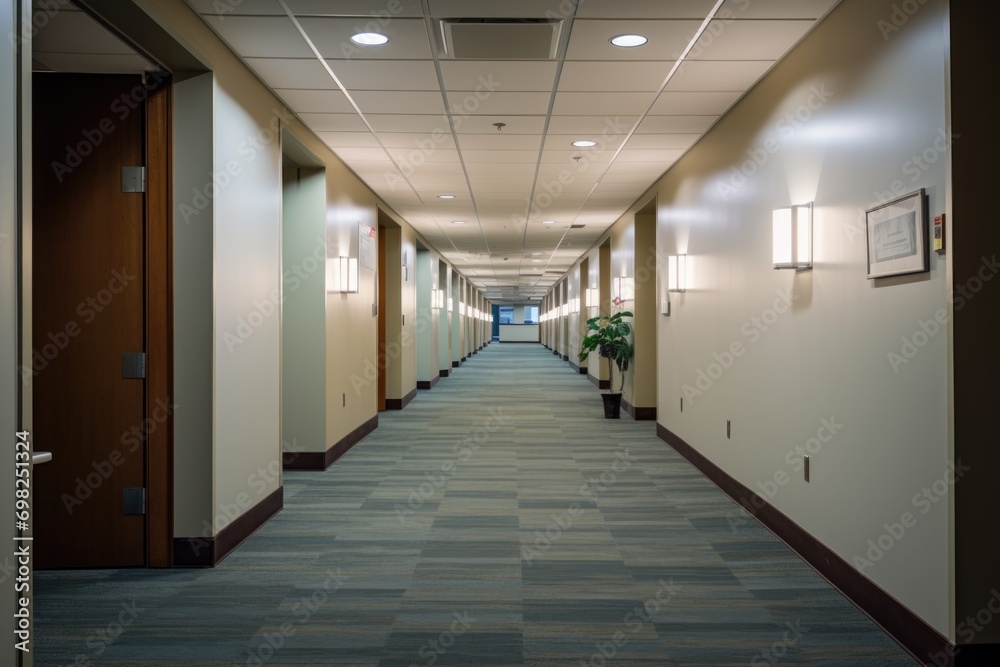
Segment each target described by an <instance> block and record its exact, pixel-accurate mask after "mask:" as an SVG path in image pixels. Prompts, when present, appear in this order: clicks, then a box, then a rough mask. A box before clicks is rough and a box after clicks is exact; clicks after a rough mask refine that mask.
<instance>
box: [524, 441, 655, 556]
mask: <svg viewBox="0 0 1000 667" xmlns="http://www.w3.org/2000/svg"><path fill="white" fill-rule="evenodd" d="M619 447H620V449H619V450H618V452H617V453H616V454H615V460H614V461H613V462H612V463H611V465H610V466H609V467H608V468H607V469H606V470H605V471H603V472H602V473H601V474H600V475H599V476H597V477H591V478H590V479H589V480H587V481H586V482H584V483H583V484H582V485H581V486H580V496H581V497H582V498H584V499H585V500H588V501H591V502H595V503H596V502H597V499H598V498H599V497H600V496H601V494H603V493H604V492H605V491H607V490H608V489H609V488H611V486H612V485H613V484H614V483H615V482H617V481H618V475H619V473H623V472H625V471H627V470H629V469H630V468H631V467H632V465H633V463H635V461H636V458H635V456H633V455H632V454H631V453H630V452H629V450H628V448H627V447H623V446H621V445H619ZM582 513H583V507H582V505H580V503H579V502H572V503H570V504H569V506H568V507H567V508H566V511H564V512H563V513H562V514H552V515H551V518H552V520H551V521H550V522H549V524H548V525H547V526H546V527H545V529H544V530H536V531H535V542H534V544H532V545H527V544H522V545H521V561H522V562H525V563H527V564H528V565H529V566H530V565H532V564H533V561H534V560H535V559H536V558H540V557H541V556H543V555H544V554H545V553H546V552H547V551H548V550H549V549H551V548H552V546H553V545H554V544H555V543H556V542H558V541H559V540H560V539H561V538H562V536H563V535H564V534H565V532H566V531H568V530H569V529H570V528H572V527H573V521H574V519H576V518H577V517H578V516H580V514H582Z"/></svg>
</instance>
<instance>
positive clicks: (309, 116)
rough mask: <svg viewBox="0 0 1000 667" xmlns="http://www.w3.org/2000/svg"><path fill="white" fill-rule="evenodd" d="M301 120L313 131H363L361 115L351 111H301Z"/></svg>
mask: <svg viewBox="0 0 1000 667" xmlns="http://www.w3.org/2000/svg"><path fill="white" fill-rule="evenodd" d="M299 118H301V119H302V122H303V123H305V124H306V125H308V126H309V129H311V130H312V131H313V132H365V131H367V129H368V128H367V127H365V124H364V122H363V121H362V120H361V116H358V115H357V114H353V113H302V114H299Z"/></svg>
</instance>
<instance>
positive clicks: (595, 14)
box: [576, 0, 795, 19]
mask: <svg viewBox="0 0 1000 667" xmlns="http://www.w3.org/2000/svg"><path fill="white" fill-rule="evenodd" d="M753 1H754V2H759V1H760V0H753ZM794 1H795V0H792V2H794ZM739 2H740V3H745V2H747V0H739ZM714 6H715V0H683V1H682V2H664V1H663V0H629V1H628V2H622V1H621V0H586V2H581V3H580V7H579V9H577V12H576V15H577V18H600V19H704V18H705V17H706V16H708V12H709V11H711V9H712V7H714Z"/></svg>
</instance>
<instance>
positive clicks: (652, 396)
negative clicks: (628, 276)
mask: <svg viewBox="0 0 1000 667" xmlns="http://www.w3.org/2000/svg"><path fill="white" fill-rule="evenodd" d="M633 256H634V262H635V266H634V271H635V301H634V302H633V304H632V308H633V310H632V312H633V313H634V314H635V317H634V318H633V320H632V325H633V336H632V338H633V342H634V345H635V356H634V357H633V359H632V367H631V369H630V370H629V375H631V376H632V378H631V384H632V398H631V399H629V402H630V403H631V404H632V405H634V406H635V407H639V408H655V407H656V379H657V363H656V357H657V338H656V335H657V325H658V324H659V320H660V317H661V315H660V311H659V306H658V304H657V281H656V277H657V268H658V267H657V261H656V213H655V212H652V213H636V214H635V249H634V255H633ZM627 383H628V381H626V384H627Z"/></svg>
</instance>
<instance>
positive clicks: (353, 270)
mask: <svg viewBox="0 0 1000 667" xmlns="http://www.w3.org/2000/svg"><path fill="white" fill-rule="evenodd" d="M337 277H338V282H339V284H338V285H337V291H339V292H341V293H342V294H357V293H358V259H357V258H356V257H343V256H341V257H340V267H339V270H338V271H337Z"/></svg>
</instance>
